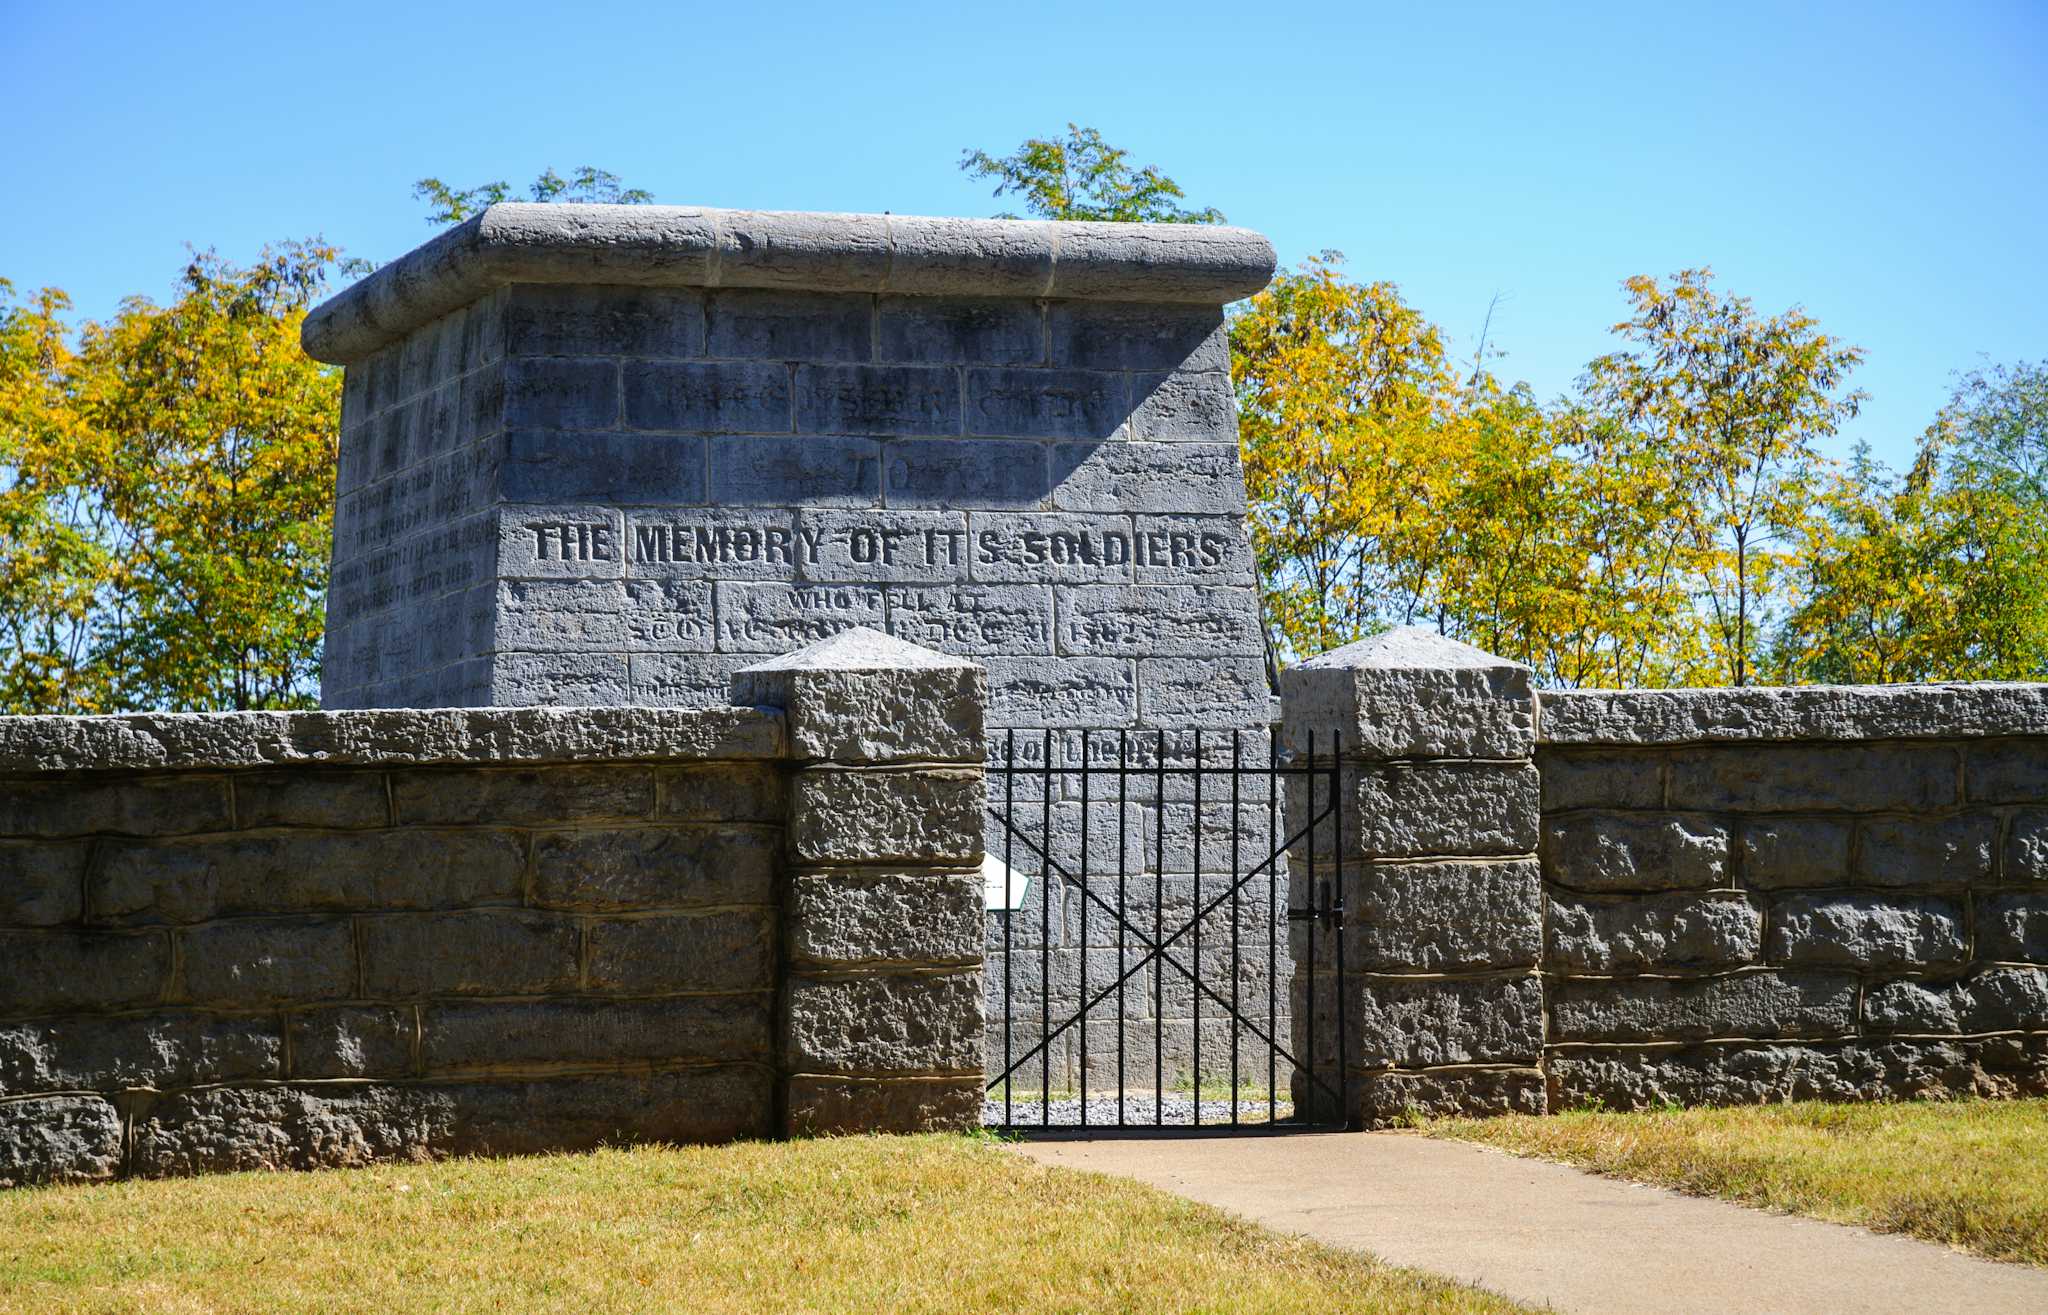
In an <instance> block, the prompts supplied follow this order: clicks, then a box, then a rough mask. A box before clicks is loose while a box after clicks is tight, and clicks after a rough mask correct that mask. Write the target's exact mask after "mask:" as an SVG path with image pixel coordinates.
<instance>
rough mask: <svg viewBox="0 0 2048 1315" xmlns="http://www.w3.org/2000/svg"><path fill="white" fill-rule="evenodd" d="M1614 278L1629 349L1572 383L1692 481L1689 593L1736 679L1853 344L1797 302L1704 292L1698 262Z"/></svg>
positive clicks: (1801, 507) (1837, 408)
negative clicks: (1762, 311)
mask: <svg viewBox="0 0 2048 1315" xmlns="http://www.w3.org/2000/svg"><path fill="white" fill-rule="evenodd" d="M1623 286H1624V287H1625V288H1626V289H1627V290H1628V294H1629V299H1630V301H1631V302H1632V303H1633V304H1634V311H1635V313H1634V314H1633V315H1632V316H1631V317H1630V318H1629V319H1627V320H1625V321H1623V322H1622V323H1620V324H1617V325H1615V326H1614V331H1615V332H1616V333H1619V334H1621V335H1623V336H1624V337H1625V338H1627V339H1628V340H1629V341H1630V343H1631V344H1632V346H1631V348H1630V349H1629V350H1625V351H1621V352H1616V353H1613V354H1611V355H1608V356H1603V357H1601V358H1599V359H1598V360H1596V361H1594V362H1593V363H1592V364H1591V365H1589V366H1588V367H1587V370H1586V375H1585V377H1584V379H1583V380H1582V381H1581V389H1582V391H1583V392H1584V393H1585V395H1586V397H1587V398H1588V400H1589V401H1590V402H1591V404H1593V405H1594V406H1595V407H1598V408H1600V409H1602V410H1604V411H1605V413H1606V414H1607V415H1608V416H1609V417H1610V418H1612V419H1614V420H1615V421H1617V422H1618V423H1620V424H1623V425H1626V426H1628V427H1630V428H1633V429H1639V430H1642V431H1645V432H1646V433H1647V434H1649V435H1650V436H1651V437H1652V438H1653V439H1654V440H1656V441H1658V442H1661V443H1662V444H1664V445H1665V446H1666V447H1668V449H1669V450H1670V451H1671V452H1672V453H1673V454H1674V456H1675V457H1676V459H1677V461H1678V462H1679V466H1680V469H1681V470H1682V472H1683V473H1684V475H1685V477H1686V478H1687V479H1688V480H1689V481H1691V482H1692V483H1693V484H1694V486H1695V487H1696V488H1697V489H1698V491H1699V495H1700V496H1699V497H1698V499H1697V500H1696V501H1695V502H1694V504H1693V508H1694V511H1695V513H1696V514H1695V519H1694V522H1693V528H1694V530H1695V532H1696V534H1697V536H1698V543H1697V545H1696V546H1697V548H1698V550H1699V553H1700V557H1699V562H1700V566H1701V573H1700V578H1699V580H1698V588H1699V591H1700V596H1701V600H1702V602H1703V604H1704V605H1705V607H1706V609H1707V612H1708V614H1709V616H1710V619H1711V621H1712V624H1713V637H1714V640H1715V650H1716V652H1717V654H1718V656H1719V661H1720V663H1721V666H1722V676H1723V679H1725V680H1726V681H1727V682H1728V683H1730V684H1735V685H1743V684H1747V683H1748V682H1749V679H1750V677H1751V675H1752V674H1753V667H1754V665H1755V655H1756V651H1757V650H1758V648H1759V647H1760V644H1761V642H1762V639H1763V637H1764V634H1765V632H1766V627H1767V626H1768V624H1769V622H1770V620H1771V615H1770V611H1771V607H1772V605H1773V603H1774V602H1775V601H1776V598H1775V592H1774V591H1775V590H1776V589H1777V588H1778V587H1779V585H1780V580H1779V578H1778V577H1779V572H1780V570H1781V568H1782V567H1783V565H1784V557H1783V555H1782V553H1781V552H1779V551H1777V549H1778V548H1779V547H1780V546H1781V545H1782V544H1783V543H1784V542H1785V541H1786V540H1787V539H1789V538H1790V537H1792V536H1794V535H1796V534H1797V533H1798V532H1799V530H1800V527H1801V520H1802V516H1803V515H1804V513H1805V510H1806V508H1807V507H1808V506H1809V505H1810V504H1811V502H1812V499H1813V497H1814V492H1815V487H1814V486H1815V482H1816V479H1817V470H1818V468H1819V467H1820V465H1821V464H1822V458H1821V456H1820V453H1819V450H1818V448H1817V446H1816V444H1818V443H1819V442H1820V441H1821V440H1823V439H1826V438H1830V437H1832V436H1833V435H1834V434H1835V433H1836V432H1837V431H1838V430H1839V428H1840V427H1841V424H1842V422H1843V421H1845V420H1847V419H1849V418H1850V417H1852V416H1854V415H1855V414H1856V411H1857V407H1858V406H1859V404H1860V403H1861V401H1862V400H1863V394H1862V393H1860V392H1846V391H1844V389H1845V386H1846V380H1847V378H1848V376H1849V374H1850V372H1851V371H1853V370H1854V369H1855V367H1856V365H1857V364H1858V362H1860V361H1861V360H1862V359H1863V353H1862V351H1861V350H1860V349H1858V348H1855V347H1847V346H1844V345H1843V344H1842V343H1841V342H1840V341H1839V340H1837V339H1835V338H1833V337H1831V336H1829V335H1828V334H1825V333H1823V332H1821V331H1820V327H1819V325H1818V323H1817V322H1816V321H1815V320H1814V319H1813V317H1812V316H1810V315H1808V314H1807V313H1806V312H1805V311H1804V310H1802V309H1800V308H1799V307H1796V306H1795V307H1793V308H1792V309H1791V310H1788V311H1786V312H1785V313H1783V314H1782V315H1777V316H1771V317H1763V316H1760V315H1758V314H1757V312H1756V311H1755V309H1754V307H1753V306H1752V305H1751V303H1750V301H1749V299H1748V298H1746V297H1738V296H1734V295H1731V294H1724V293H1721V292H1719V291H1717V290H1716V289H1715V288H1714V286H1713V274H1712V272H1711V271H1709V270H1705V269H1689V270H1684V271H1681V272H1680V273H1679V274H1677V275H1676V276H1674V277H1673V278H1672V280H1671V284H1670V286H1669V287H1668V288H1667V287H1665V286H1663V285H1660V284H1659V283H1658V282H1657V281H1656V280H1655V279H1651V278H1647V277H1643V276H1637V277H1635V278H1632V279H1629V280H1628V281H1627V282H1626V283H1625V284H1624V285H1623Z"/></svg>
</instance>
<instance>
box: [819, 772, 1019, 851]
mask: <svg viewBox="0 0 2048 1315" xmlns="http://www.w3.org/2000/svg"><path fill="white" fill-rule="evenodd" d="M982 789H983V787H982V774H981V769H980V768H979V767H971V768H957V767H956V768H944V767H928V768H881V769H875V768H846V769H841V768H836V767H813V768H808V769H806V770H804V771H802V772H800V773H798V775H797V777H796V780H795V783H794V785H793V787H792V795H791V801H790V821H789V843H790V849H791V852H792V853H793V854H794V855H795V856H796V858H797V860H798V861H799V862H802V863H896V862H922V863H950V864H959V865H962V866H972V865H975V864H979V863H980V862H981V856H982V849H981V833H982Z"/></svg>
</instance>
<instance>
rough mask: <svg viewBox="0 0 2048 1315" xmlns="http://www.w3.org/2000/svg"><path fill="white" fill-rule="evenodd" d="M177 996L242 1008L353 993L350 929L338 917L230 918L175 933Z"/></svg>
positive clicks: (353, 946) (352, 936)
mask: <svg viewBox="0 0 2048 1315" xmlns="http://www.w3.org/2000/svg"><path fill="white" fill-rule="evenodd" d="M178 945H179V949H180V950H181V954H180V955H179V959H180V962H181V963H182V964H183V969H184V971H183V985H184V990H183V996H184V998H185V999H186V1000H189V1001H191V1002H193V1003H195V1004H211V1005H219V1006H222V1007H225V1008H240V1009H246V1008H251V1007H254V1006H258V1005H266V1004H299V1003H303V1002H306V1001H312V1000H340V999H345V998H347V997H349V996H352V995H354V994H355V993H356V943H355V932H354V930H353V929H352V928H351V927H350V925H349V923H348V920H347V919H345V918H238V919H235V920H233V921H229V922H215V923H209V924H207V925H206V926H203V927H191V928H187V929H185V930H183V931H180V932H179V933H178Z"/></svg>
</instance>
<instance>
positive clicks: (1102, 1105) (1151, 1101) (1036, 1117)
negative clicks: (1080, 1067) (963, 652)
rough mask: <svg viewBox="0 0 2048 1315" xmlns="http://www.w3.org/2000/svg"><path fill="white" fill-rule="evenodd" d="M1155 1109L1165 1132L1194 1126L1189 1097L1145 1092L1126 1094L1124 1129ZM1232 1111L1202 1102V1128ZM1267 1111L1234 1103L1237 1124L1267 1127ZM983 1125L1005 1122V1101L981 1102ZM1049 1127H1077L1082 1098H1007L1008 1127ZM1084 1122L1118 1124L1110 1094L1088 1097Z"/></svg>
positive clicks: (1279, 1110)
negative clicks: (1043, 1103)
mask: <svg viewBox="0 0 2048 1315" xmlns="http://www.w3.org/2000/svg"><path fill="white" fill-rule="evenodd" d="M1155 1109H1156V1110H1157V1112H1158V1119H1159V1123H1160V1124H1161V1125H1163V1126H1166V1127H1170V1128H1175V1127H1177V1128H1184V1127H1187V1126H1189V1125H1191V1124H1192V1123H1194V1122H1195V1098H1194V1097H1193V1096H1191V1095H1175V1094H1173V1093H1171V1092H1169V1093H1167V1095H1166V1096H1164V1097H1163V1098H1162V1097H1159V1096H1156V1095H1154V1094H1153V1093H1152V1092H1149V1091H1144V1092H1127V1093H1125V1095H1124V1104H1123V1122H1124V1124H1125V1125H1126V1126H1139V1127H1150V1126H1152V1122H1153V1114H1154V1111H1155ZM1230 1109H1231V1102H1230V1101H1228V1100H1204V1101H1203V1102H1202V1117H1201V1121H1202V1124H1203V1125H1204V1126H1207V1125H1209V1124H1212V1123H1218V1124H1223V1123H1229V1122H1230ZM1047 1110H1049V1111H1050V1115H1051V1117H1050V1119H1046V1118H1045V1115H1044V1111H1047ZM1266 1110H1267V1107H1266V1102H1265V1101H1264V1100H1263V1099H1260V1100H1240V1101H1238V1102H1237V1117H1238V1121H1239V1122H1240V1123H1264V1122H1266ZM1274 1112H1275V1113H1276V1114H1277V1115H1278V1116H1279V1117H1280V1118H1283V1119H1284V1118H1286V1117H1287V1116H1288V1115H1290V1114H1292V1113H1293V1112H1294V1106H1293V1105H1292V1104H1291V1103H1289V1102H1287V1101H1284V1100H1283V1101H1281V1102H1279V1103H1278V1105H1277V1106H1276V1107H1275V1111H1274ZM981 1122H982V1125H983V1126H984V1127H1000V1126H1001V1125H1002V1122H1003V1102H1002V1101H1000V1100H988V1099H983V1101H982V1102H981ZM1048 1122H1049V1123H1050V1124H1051V1126H1053V1127H1056V1128H1072V1127H1077V1126H1079V1125H1080V1123H1081V1101H1080V1099H1079V1098H1078V1097H1074V1098H1069V1099H1066V1100H1054V1101H1052V1102H1051V1103H1050V1105H1049V1106H1041V1105H1040V1104H1039V1102H1038V1101H1036V1100H1019V1099H1017V1098H1015V1097H1013V1098H1012V1099H1011V1101H1010V1123H1011V1125H1012V1126H1014V1127H1019V1128H1025V1129H1028V1128H1033V1127H1039V1126H1043V1125H1044V1124H1045V1123H1048ZM1088 1123H1089V1124H1090V1125H1091V1126H1092V1125H1098V1124H1099V1125H1101V1126H1103V1127H1115V1126H1116V1124H1117V1102H1116V1097H1115V1096H1113V1095H1112V1096H1109V1097H1107V1098H1104V1097H1100V1096H1090V1097H1089V1098H1088Z"/></svg>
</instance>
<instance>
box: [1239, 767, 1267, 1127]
mask: <svg viewBox="0 0 2048 1315" xmlns="http://www.w3.org/2000/svg"><path fill="white" fill-rule="evenodd" d="M1243 770H1244V744H1243V737H1242V736H1240V735H1239V734H1238V733H1237V732H1236V731H1232V732H1231V733H1230V877H1231V886H1230V1126H1232V1127H1233V1128H1234V1127H1236V1126H1237V1016H1238V1015H1237V1011H1238V1007H1239V1001H1238V998H1237V977H1238V967H1239V964H1238V948H1239V947H1238V940H1237V874H1238V873H1239V872H1240V871H1241V870H1243V866H1244V865H1243V864H1241V863H1239V862H1238V845H1237V833H1238V829H1239V825H1240V824H1241V822H1242V821H1243V819H1242V818H1240V817H1239V816H1238V811H1237V804H1238V788H1237V774H1238V773H1239V772H1240V771H1243ZM1269 1025H1270V1024H1269Z"/></svg>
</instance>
